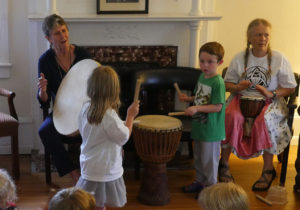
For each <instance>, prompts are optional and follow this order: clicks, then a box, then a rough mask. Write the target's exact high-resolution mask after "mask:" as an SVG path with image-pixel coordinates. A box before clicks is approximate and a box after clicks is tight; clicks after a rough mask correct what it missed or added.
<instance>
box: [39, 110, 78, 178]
mask: <svg viewBox="0 0 300 210" xmlns="http://www.w3.org/2000/svg"><path fill="white" fill-rule="evenodd" d="M39 135H40V138H41V140H42V142H43V144H44V147H45V149H46V150H47V151H49V153H50V154H51V157H52V160H53V162H54V164H55V166H56V169H57V172H58V174H59V176H60V177H62V176H64V175H66V174H68V173H70V172H71V171H73V170H75V169H76V167H75V165H74V163H73V162H72V161H71V159H70V157H69V155H68V152H67V150H66V149H65V147H64V141H63V140H64V139H66V138H76V137H67V136H64V135H61V134H60V133H58V132H57V130H56V129H55V127H54V123H53V118H52V116H49V117H47V118H46V119H45V121H44V122H43V123H42V125H41V127H40V129H39Z"/></svg>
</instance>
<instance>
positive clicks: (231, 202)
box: [198, 182, 250, 210]
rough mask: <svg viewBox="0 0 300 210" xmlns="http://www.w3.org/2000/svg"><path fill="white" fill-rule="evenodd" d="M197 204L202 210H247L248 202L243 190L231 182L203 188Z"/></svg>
mask: <svg viewBox="0 0 300 210" xmlns="http://www.w3.org/2000/svg"><path fill="white" fill-rule="evenodd" d="M198 202H199V205H200V207H201V208H202V209H203V210H233V209H238V210H249V209H250V208H249V200H248V196H247V193H246V192H245V191H244V189H243V188H242V187H241V186H239V185H237V184H234V183H232V182H228V183H225V182H222V183H217V184H215V185H212V186H210V187H207V188H204V190H202V192H201V193H200V195H199V198H198Z"/></svg>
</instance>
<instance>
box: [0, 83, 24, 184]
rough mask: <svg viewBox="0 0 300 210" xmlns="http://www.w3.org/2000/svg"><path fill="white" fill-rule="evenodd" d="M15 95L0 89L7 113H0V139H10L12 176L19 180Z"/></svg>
mask: <svg viewBox="0 0 300 210" xmlns="http://www.w3.org/2000/svg"><path fill="white" fill-rule="evenodd" d="M15 95H16V94H15V93H14V92H12V91H9V90H6V89H4V88H0V96H4V97H6V98H7V101H8V106H9V112H10V114H6V113H3V112H0V137H5V136H10V137H11V153H12V176H13V178H14V179H19V178H20V164H19V146H18V144H19V140H18V127H19V122H18V116H17V113H16V110H15V106H14V102H13V99H14V97H15Z"/></svg>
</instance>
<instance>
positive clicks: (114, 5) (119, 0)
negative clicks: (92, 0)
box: [96, 0, 149, 14]
mask: <svg viewBox="0 0 300 210" xmlns="http://www.w3.org/2000/svg"><path fill="white" fill-rule="evenodd" d="M96 1H97V14H147V13H148V5H149V0H96Z"/></svg>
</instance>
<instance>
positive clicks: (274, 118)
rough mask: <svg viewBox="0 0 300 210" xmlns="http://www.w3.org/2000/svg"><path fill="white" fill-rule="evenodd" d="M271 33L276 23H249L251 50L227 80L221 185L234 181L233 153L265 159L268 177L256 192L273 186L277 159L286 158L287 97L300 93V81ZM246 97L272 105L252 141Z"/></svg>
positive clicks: (257, 185) (264, 111)
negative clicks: (246, 122) (246, 119)
mask: <svg viewBox="0 0 300 210" xmlns="http://www.w3.org/2000/svg"><path fill="white" fill-rule="evenodd" d="M270 31H271V24H270V23H269V22H268V21H266V20H264V19H255V20H253V21H252V22H251V23H250V24H249V26H248V30H247V48H246V50H245V51H243V52H240V53H239V54H237V55H236V56H235V57H234V58H233V60H232V61H231V64H230V66H229V68H228V70H227V73H226V76H225V78H224V80H225V85H226V90H227V91H229V92H231V96H230V100H229V101H230V102H229V103H228V105H227V108H226V117H225V127H226V140H225V141H224V142H222V152H221V159H220V163H219V181H223V182H228V181H233V177H232V175H231V173H230V171H229V164H228V161H229V156H230V154H231V152H233V153H234V154H235V155H237V156H238V157H240V158H243V159H248V158H252V157H257V156H259V155H263V161H264V164H263V169H262V175H261V177H260V178H259V179H258V180H257V181H256V182H255V183H254V185H253V186H252V190H254V191H264V190H267V189H268V188H269V187H270V185H271V183H272V181H273V179H274V178H275V176H276V171H275V169H274V166H273V155H276V154H280V153H281V152H282V151H283V150H284V148H285V147H286V146H287V145H288V143H289V141H290V139H291V133H290V129H289V127H288V125H287V114H288V110H287V107H286V103H285V100H284V98H283V97H284V96H288V95H290V94H291V93H293V92H294V90H295V87H296V82H295V78H294V74H293V71H292V68H291V66H290V63H289V62H288V60H287V59H286V58H285V57H284V56H283V55H282V54H281V53H279V52H277V51H274V50H271V48H270V42H269V41H270ZM241 96H252V97H264V98H265V101H266V103H265V106H264V107H263V109H262V111H261V113H260V114H259V115H258V116H257V117H256V119H255V121H254V124H253V127H252V130H251V136H250V137H245V136H244V135H243V132H244V131H243V122H244V116H243V115H242V114H241V110H240V97H241Z"/></svg>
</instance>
